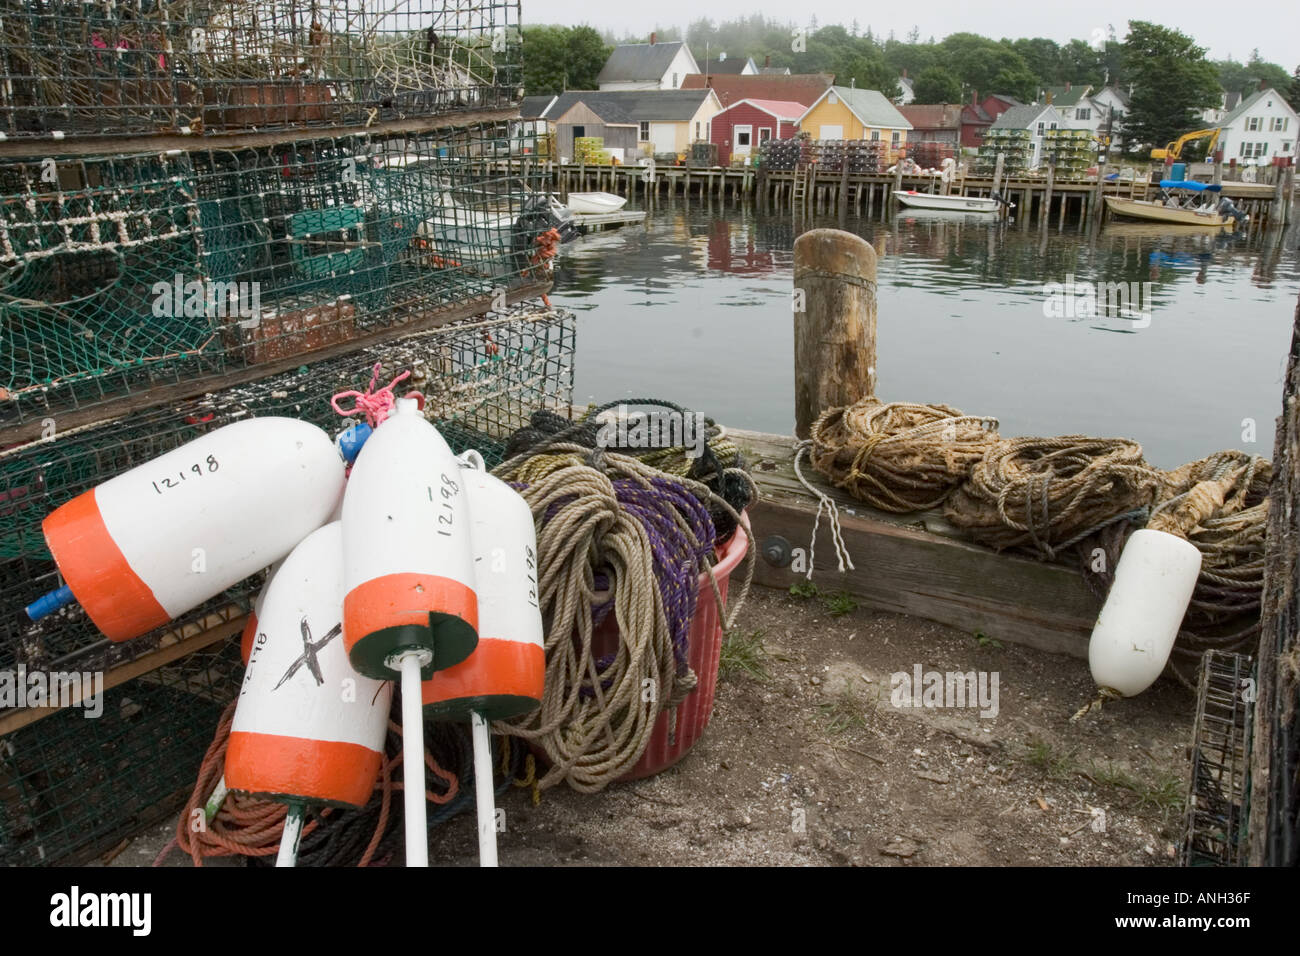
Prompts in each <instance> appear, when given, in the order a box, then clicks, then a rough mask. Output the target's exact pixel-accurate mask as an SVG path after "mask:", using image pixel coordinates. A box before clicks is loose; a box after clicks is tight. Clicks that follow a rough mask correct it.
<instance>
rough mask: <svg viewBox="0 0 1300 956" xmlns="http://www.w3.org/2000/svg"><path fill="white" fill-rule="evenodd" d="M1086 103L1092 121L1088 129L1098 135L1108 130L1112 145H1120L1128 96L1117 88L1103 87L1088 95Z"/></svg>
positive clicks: (1126, 113) (1122, 137)
mask: <svg viewBox="0 0 1300 956" xmlns="http://www.w3.org/2000/svg"><path fill="white" fill-rule="evenodd" d="M1088 101H1089V103H1090V104H1091V109H1092V116H1091V118H1092V121H1093V122H1092V124H1091V125H1089V128H1090V129H1091V130H1093V131H1094V132H1096V133H1099V134H1105V133H1106V132H1107V130H1108V129H1109V131H1110V134H1111V140H1112V145H1116V144H1119V143H1121V142H1122V141H1123V139H1124V117H1125V116H1127V115H1128V108H1129V107H1128V94H1127V93H1125V92H1124V91H1123V90H1121V89H1120V88H1119V87H1117V86H1105V87H1102V88H1101V89H1100V90H1096V91H1094V92H1092V93H1089V94H1088ZM1075 112H1076V113H1077V112H1078V111H1077V110H1076V111H1075Z"/></svg>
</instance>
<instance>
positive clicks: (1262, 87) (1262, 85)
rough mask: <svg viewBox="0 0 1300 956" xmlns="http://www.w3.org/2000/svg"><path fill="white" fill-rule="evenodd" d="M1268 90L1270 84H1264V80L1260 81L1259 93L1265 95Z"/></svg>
mask: <svg viewBox="0 0 1300 956" xmlns="http://www.w3.org/2000/svg"><path fill="white" fill-rule="evenodd" d="M1266 89H1268V84H1267V83H1266V82H1264V81H1263V80H1260V81H1259V91H1260V92H1261V93H1263V92H1264V91H1265V90H1266Z"/></svg>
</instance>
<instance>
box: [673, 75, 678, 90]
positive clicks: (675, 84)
mask: <svg viewBox="0 0 1300 956" xmlns="http://www.w3.org/2000/svg"><path fill="white" fill-rule="evenodd" d="M678 85H679V84H678V80H677V74H676V73H674V74H673V89H677V87H678Z"/></svg>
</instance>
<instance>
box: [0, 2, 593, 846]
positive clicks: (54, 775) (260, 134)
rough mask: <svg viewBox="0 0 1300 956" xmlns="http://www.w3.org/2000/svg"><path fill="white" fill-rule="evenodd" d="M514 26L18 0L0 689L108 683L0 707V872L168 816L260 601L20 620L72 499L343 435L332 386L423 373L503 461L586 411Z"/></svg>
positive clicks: (444, 412) (428, 14) (7, 34)
mask: <svg viewBox="0 0 1300 956" xmlns="http://www.w3.org/2000/svg"><path fill="white" fill-rule="evenodd" d="M518 13H519V5H518V2H517V0H511V2H498V0H390V2H386V3H383V4H373V3H369V2H366V0H236V2H221V0H173V2H167V0H94V2H80V3H78V2H64V0H0V73H2V74H3V75H0V676H3V675H10V677H11V685H12V677H13V675H19V674H24V673H27V674H30V673H33V672H40V673H48V674H66V675H72V674H85V675H91V674H95V675H100V677H101V678H102V680H103V685H102V687H103V690H104V694H103V698H102V699H103V712H102V714H101V715H100V716H98V717H97V718H96V719H94V720H88V719H86V718H84V717H83V716H82V710H83V708H79V707H76V706H66V702H65V705H64V707H63V709H58V708H49V709H36V708H30V707H29V708H23V707H17V706H15V705H14V704H13V702H12V701H6V700H5V699H4V697H3V695H2V694H0V863H40V862H47V863H48V862H55V861H58V860H67V859H85V858H88V857H89V856H92V855H95V854H99V853H102V852H104V851H105V850H107V849H110V848H111V847H112V846H113V845H114V844H115V843H117V842H118V841H120V840H121V839H122V837H123V836H126V835H129V834H130V833H131V832H134V831H135V830H136V829H138V827H139V826H140V825H141V824H142V823H144V822H147V818H148V817H149V816H150V815H157V814H159V813H166V812H169V811H170V810H171V809H174V806H175V803H174V800H175V798H177V797H180V796H182V792H181V791H182V790H183V789H184V785H185V784H186V783H187V782H189V781H192V780H193V778H194V773H195V770H196V768H197V765H198V761H199V759H201V757H202V754H203V751H204V748H205V746H206V743H207V741H208V739H210V736H211V733H212V730H213V728H214V725H215V721H216V718H217V716H218V715H219V714H220V712H221V709H222V707H223V706H224V704H225V703H226V702H228V701H229V700H230V699H231V698H232V697H233V696H234V695H235V693H236V692H237V689H238V686H239V680H240V672H241V668H240V665H239V655H238V652H237V649H233V650H232V641H234V640H235V638H236V637H237V634H238V631H239V630H240V629H241V627H242V623H241V622H242V621H243V619H244V617H245V615H246V613H247V611H248V609H249V606H250V604H251V601H252V600H253V598H254V596H255V595H256V593H257V590H258V588H259V587H260V584H261V582H260V580H259V577H258V576H254V577H253V578H250V579H248V580H245V581H242V582H240V583H239V584H237V585H236V586H234V587H233V588H231V589H230V590H229V591H227V592H225V593H223V594H221V595H218V596H217V597H216V598H213V599H212V600H210V601H208V602H207V603H206V604H204V605H203V606H201V607H199V608H196V609H195V610H193V611H191V612H190V613H188V614H186V615H184V616H183V617H182V618H180V619H177V620H175V621H172V622H170V623H169V624H168V625H166V626H164V627H162V628H160V629H159V630H158V631H156V632H155V633H153V634H150V635H147V636H144V637H141V638H139V639H137V640H134V641H130V642H127V643H123V644H115V643H112V642H110V641H108V640H107V639H106V638H105V637H104V636H103V635H102V634H100V632H99V631H98V630H97V629H96V628H95V626H94V625H93V624H92V622H91V621H90V620H89V619H88V618H87V617H86V616H85V615H84V614H83V613H82V612H81V611H80V610H78V609H75V608H71V609H64V610H62V611H60V612H58V613H57V614H54V615H51V616H50V617H47V618H43V619H42V620H40V621H32V620H30V619H29V618H28V617H27V615H26V614H25V613H24V607H25V605H27V604H29V603H30V602H31V601H33V600H34V599H35V598H36V597H37V596H39V595H40V594H42V593H44V592H46V591H49V590H50V589H51V588H53V587H57V586H59V585H60V584H61V583H62V582H61V581H60V579H59V576H58V571H57V569H56V567H55V565H54V562H53V561H52V559H51V556H50V554H49V552H48V551H47V549H46V544H45V541H44V538H43V535H42V533H41V522H42V520H43V518H44V517H45V516H46V515H47V514H49V513H50V512H51V511H52V510H53V509H55V508H57V507H58V506H59V505H60V504H62V503H64V502H66V501H68V500H70V499H72V498H73V497H75V496H76V495H78V494H80V493H82V492H84V491H86V490H87V489H89V488H92V487H94V486H96V485H98V484H100V483H102V482H104V481H105V480H107V479H109V478H111V477H113V476H114V475H117V474H120V473H121V472H123V471H125V470H127V469H129V468H132V467H134V466H136V465H139V464H141V463H143V462H146V461H148V460H150V459H152V458H155V457H157V456H158V455H160V454H162V453H164V452H167V451H169V450H171V449H174V448H176V447H178V446H180V445H182V444H184V443H186V442H188V441H191V440H193V439H195V438H197V437H199V436H200V435H202V434H204V433H205V432H207V431H210V430H212V429H215V428H218V427H221V426H222V425H225V424H229V423H231V422H233V421H237V420H240V419H242V418H245V417H248V416H264V415H284V416H291V417H294V418H300V419H303V420H306V421H309V422H312V423H313V424H316V425H319V426H321V427H323V428H326V429H327V430H329V431H331V432H335V431H338V430H339V429H340V428H341V427H342V426H343V425H344V424H345V422H344V421H343V420H342V419H340V417H339V415H338V414H337V413H336V412H335V411H334V410H333V408H332V407H331V403H330V398H331V397H332V396H333V395H335V394H337V393H339V392H342V391H348V390H355V389H360V390H365V389H366V388H367V385H368V383H369V382H370V381H371V378H372V375H375V374H377V375H378V376H379V377H380V378H381V379H382V381H381V382H380V384H381V385H382V384H387V383H388V382H389V381H390V380H391V379H392V378H393V377H395V376H396V375H398V374H399V373H401V372H408V371H409V372H410V373H411V376H410V379H409V380H408V383H409V385H410V387H411V388H414V389H418V390H419V391H420V392H421V393H422V394H423V395H424V397H425V406H424V408H425V414H426V416H427V417H428V418H429V419H431V420H433V421H436V422H437V423H438V425H439V428H440V429H441V430H442V431H443V433H444V435H445V437H446V438H447V440H448V441H449V442H450V443H451V444H452V445H453V446H454V447H455V448H456V450H457V451H460V450H463V449H466V448H470V447H474V448H477V449H479V450H480V451H481V452H483V454H484V456H485V458H487V459H488V461H489V463H491V461H492V459H493V458H494V457H497V458H499V456H500V453H501V451H502V449H503V447H504V446H503V444H502V442H503V440H504V438H505V436H507V435H508V434H509V433H510V432H511V431H513V430H515V429H516V428H518V427H519V426H521V425H522V424H524V423H525V422H526V421H527V416H528V414H529V413H531V412H532V411H534V410H535V409H537V408H539V407H549V408H555V409H558V410H562V411H566V412H567V409H568V406H569V403H570V400H571V397H572V394H571V393H572V381H573V365H572V358H573V347H574V328H573V319H572V316H570V315H568V314H567V313H563V312H560V311H557V310H554V309H551V308H550V307H549V305H544V304H543V302H544V299H543V298H542V295H543V293H544V292H545V291H546V290H547V289H548V288H549V268H548V263H547V259H548V256H549V254H550V252H551V250H552V245H553V242H554V241H555V234H554V233H553V232H550V229H551V228H552V226H554V225H555V224H556V220H555V217H554V214H553V213H552V212H551V204H550V200H549V197H548V195H547V193H546V191H545V189H544V183H543V180H542V175H541V172H540V170H539V169H538V168H537V167H536V165H535V164H531V163H529V162H528V161H526V160H524V159H523V156H524V153H523V152H521V151H520V148H519V146H520V144H519V142H518V140H519V137H518V136H517V135H515V136H512V130H513V129H514V128H515V123H516V122H517V102H518V98H519V96H520V94H521V91H520V89H519V76H520V72H519V51H520V46H519V29H518V27H519V21H518ZM512 155H513V156H514V160H513V161H512V160H511V157H512ZM376 367H378V372H376V371H375V369H376ZM236 643H237V642H236ZM169 801H170V802H169Z"/></svg>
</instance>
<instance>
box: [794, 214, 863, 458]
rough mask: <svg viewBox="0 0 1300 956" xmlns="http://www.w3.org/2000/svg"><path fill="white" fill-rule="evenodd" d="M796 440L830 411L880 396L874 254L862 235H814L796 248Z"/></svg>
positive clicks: (815, 231) (826, 231)
mask: <svg viewBox="0 0 1300 956" xmlns="http://www.w3.org/2000/svg"><path fill="white" fill-rule="evenodd" d="M794 289H795V294H794V297H793V301H792V305H793V308H794V405H795V435H796V436H798V437H799V438H807V437H808V435H809V430H810V429H811V427H812V424H813V422H814V421H816V419H817V416H818V415H820V414H821V413H822V411H823V410H824V409H827V408H831V407H834V406H838V405H851V404H852V403H853V402H856V401H858V400H859V399H861V398H865V397H867V396H868V395H872V394H874V393H875V390H876V251H875V250H874V249H872V248H871V244H870V243H868V242H867V241H866V240H865V239H863V238H862V237H861V236H856V235H854V234H853V233H850V232H843V231H841V230H839V229H810V230H809V231H808V232H805V233H804V234H803V235H801V236H800V237H799V238H798V239H796V240H795V243H794Z"/></svg>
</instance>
